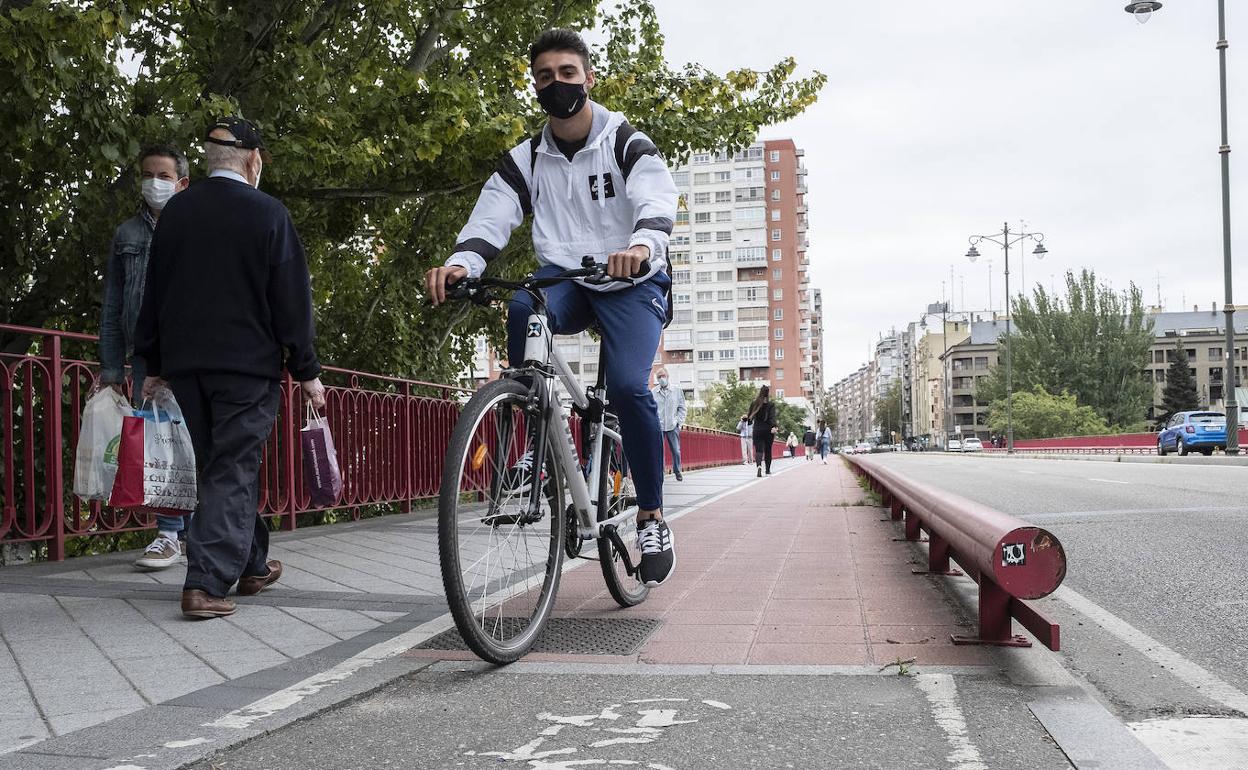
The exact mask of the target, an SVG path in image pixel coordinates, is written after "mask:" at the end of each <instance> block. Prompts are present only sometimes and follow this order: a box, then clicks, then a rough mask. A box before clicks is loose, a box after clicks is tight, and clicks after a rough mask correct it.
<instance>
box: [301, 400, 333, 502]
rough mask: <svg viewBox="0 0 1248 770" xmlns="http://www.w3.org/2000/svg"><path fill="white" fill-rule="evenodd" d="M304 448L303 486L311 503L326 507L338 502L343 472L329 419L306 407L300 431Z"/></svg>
mask: <svg viewBox="0 0 1248 770" xmlns="http://www.w3.org/2000/svg"><path fill="white" fill-rule="evenodd" d="M299 440H300V444H301V445H302V447H303V486H304V488H305V489H306V490H307V492H308V497H309V498H311V501H312V504H313V505H318V506H320V507H322V508H329V507H331V506H334V505H337V504H338V497H339V496H340V495H341V494H342V473H341V472H340V471H339V470H338V453H337V452H336V451H334V437H333V436H332V435H330V433H329V421H328V420H326V419H325V418H324V417H321V416H320V415H318V414H317V413H316V410H315V409H313V408H312V407H311V405H309V406H308V422H307V424H306V425H305V426H304V428H303V430H302V431H300V432H299Z"/></svg>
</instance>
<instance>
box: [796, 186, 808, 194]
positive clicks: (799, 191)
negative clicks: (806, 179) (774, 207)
mask: <svg viewBox="0 0 1248 770" xmlns="http://www.w3.org/2000/svg"><path fill="white" fill-rule="evenodd" d="M797 194H798V195H805V194H806V185H805V184H799V185H798V186H797Z"/></svg>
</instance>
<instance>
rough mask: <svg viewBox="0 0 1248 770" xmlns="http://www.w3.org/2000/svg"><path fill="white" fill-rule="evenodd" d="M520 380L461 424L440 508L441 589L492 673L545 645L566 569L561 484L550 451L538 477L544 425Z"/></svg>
mask: <svg viewBox="0 0 1248 770" xmlns="http://www.w3.org/2000/svg"><path fill="white" fill-rule="evenodd" d="M528 393H529V392H528V389H527V388H525V387H524V386H523V385H521V384H519V383H517V382H514V381H512V380H496V381H494V382H491V383H488V384H487V385H485V386H484V387H482V388H481V389H480V390H479V391H477V393H476V394H475V395H474V396H473V397H472V398H471V399H470V400H469V401H468V404H467V405H466V406H465V407H464V410H463V412H462V413H461V414H460V417H459V421H458V422H457V423H456V424H455V430H454V431H453V432H452V433H451V443H450V446H449V447H448V448H447V453H446V466H445V468H444V470H443V473H442V488H441V494H440V497H439V500H438V550H439V556H440V558H441V562H442V584H443V586H444V587H445V589H446V601H447V604H448V605H449V606H450V610H451V615H452V617H454V618H455V626H456V628H457V629H458V630H459V633H460V636H462V637H463V639H464V642H465V643H466V644H467V645H468V647H469V648H470V649H471V650H472V651H473V652H475V653H476V654H477V655H479V656H480V657H481V658H483V659H485V660H487V661H490V662H491V663H497V664H500V665H501V664H506V663H511V662H513V661H516V660H518V659H519V658H520V657H522V656H523V655H524V654H525V653H526V652H528V650H529V648H530V647H532V646H533V643H534V642H535V641H536V640H537V638H538V636H540V635H541V633H542V629H543V628H544V627H545V625H546V620H547V619H548V618H549V617H550V612H551V609H552V608H553V607H554V602H555V593H556V592H557V591H558V587H559V573H560V570H561V568H562V565H563V539H564V526H563V517H564V512H563V477H562V473H561V472H560V466H559V464H558V462H557V461H556V460H555V447H554V446H553V441H550V440H548V441H547V448H546V453H545V454H546V457H545V460H544V462H543V463H542V467H541V468H538V467H536V463H535V462H534V458H535V456H536V452H535V449H536V442H537V435H538V430H537V429H538V418H537V417H536V416H534V415H531V414H528V413H526V412H525V407H526V405H527V403H528Z"/></svg>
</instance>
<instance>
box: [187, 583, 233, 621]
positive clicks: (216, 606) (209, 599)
mask: <svg viewBox="0 0 1248 770" xmlns="http://www.w3.org/2000/svg"><path fill="white" fill-rule="evenodd" d="M182 614H183V615H185V616H187V617H188V618H223V617H225V616H226V615H233V614H234V602H232V601H230V600H229V599H218V598H217V597H215V596H212V595H211V594H208V593H206V592H204V591H201V590H199V589H198V588H188V589H187V590H185V591H183V592H182Z"/></svg>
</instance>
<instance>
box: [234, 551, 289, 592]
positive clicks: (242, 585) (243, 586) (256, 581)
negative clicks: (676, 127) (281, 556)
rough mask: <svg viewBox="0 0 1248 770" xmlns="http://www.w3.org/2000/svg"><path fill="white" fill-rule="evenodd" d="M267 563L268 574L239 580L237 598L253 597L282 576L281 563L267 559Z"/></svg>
mask: <svg viewBox="0 0 1248 770" xmlns="http://www.w3.org/2000/svg"><path fill="white" fill-rule="evenodd" d="M267 563H268V566H269V574H267V575H250V576H248V577H244V578H239V581H238V595H239V596H254V595H255V594H258V593H260V592H261V591H263V590H264V589H266V588H268V587H269V586H271V585H273V584H274V583H276V582H277V579H278V578H280V577H281V576H282V563H281V562H280V561H278V560H277V559H269V561H268V562H267Z"/></svg>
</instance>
